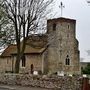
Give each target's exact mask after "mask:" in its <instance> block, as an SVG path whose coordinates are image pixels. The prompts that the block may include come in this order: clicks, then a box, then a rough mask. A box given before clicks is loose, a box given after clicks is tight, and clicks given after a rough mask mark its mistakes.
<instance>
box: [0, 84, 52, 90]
mask: <svg viewBox="0 0 90 90" xmlns="http://www.w3.org/2000/svg"><path fill="white" fill-rule="evenodd" d="M0 90H51V89H44V88H36V87H21V86H5V85H0Z"/></svg>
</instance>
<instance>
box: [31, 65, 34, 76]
mask: <svg viewBox="0 0 90 90" xmlns="http://www.w3.org/2000/svg"><path fill="white" fill-rule="evenodd" d="M33 71H34V66H33V64H31V74H33Z"/></svg>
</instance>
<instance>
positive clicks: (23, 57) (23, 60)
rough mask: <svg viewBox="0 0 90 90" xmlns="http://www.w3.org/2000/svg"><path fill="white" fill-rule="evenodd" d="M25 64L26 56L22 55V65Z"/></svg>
mask: <svg viewBox="0 0 90 90" xmlns="http://www.w3.org/2000/svg"><path fill="white" fill-rule="evenodd" d="M25 66H26V58H25V55H23V56H22V67H25Z"/></svg>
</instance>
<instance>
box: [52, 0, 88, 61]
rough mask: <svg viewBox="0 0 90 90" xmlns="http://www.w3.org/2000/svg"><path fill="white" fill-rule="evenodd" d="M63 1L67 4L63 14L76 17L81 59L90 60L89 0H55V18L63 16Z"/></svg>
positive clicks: (67, 16) (72, 17)
mask: <svg viewBox="0 0 90 90" xmlns="http://www.w3.org/2000/svg"><path fill="white" fill-rule="evenodd" d="M61 1H62V2H63V5H64V6H65V8H63V15H62V16H63V17H66V18H71V19H76V38H77V39H78V41H79V50H80V58H81V61H85V62H90V39H89V38H90V4H88V3H87V0H55V5H54V6H55V8H54V9H53V11H54V13H56V15H55V16H54V17H55V18H57V17H60V16H61V9H60V8H59V5H60V2H61ZM88 1H90V0H88Z"/></svg>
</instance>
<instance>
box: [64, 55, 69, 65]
mask: <svg viewBox="0 0 90 90" xmlns="http://www.w3.org/2000/svg"><path fill="white" fill-rule="evenodd" d="M65 63H66V65H70V59H69V56H68V55H67V57H66V60H65Z"/></svg>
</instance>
